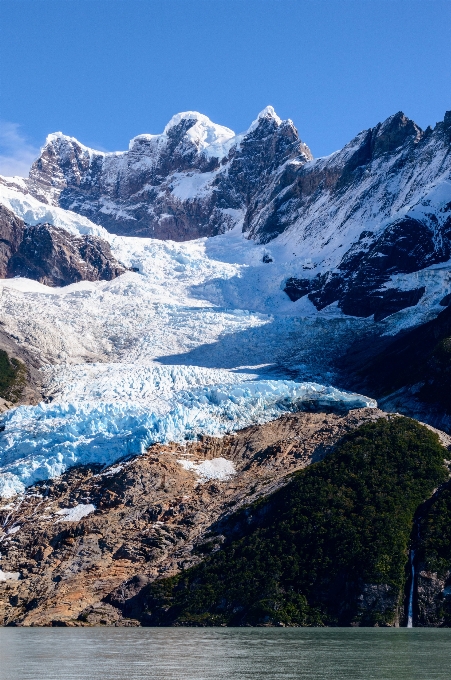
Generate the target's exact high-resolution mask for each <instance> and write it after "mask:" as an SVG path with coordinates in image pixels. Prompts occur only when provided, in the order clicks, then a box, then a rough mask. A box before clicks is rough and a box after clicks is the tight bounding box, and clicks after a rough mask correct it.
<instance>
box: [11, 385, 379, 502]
mask: <svg viewBox="0 0 451 680" xmlns="http://www.w3.org/2000/svg"><path fill="white" fill-rule="evenodd" d="M312 403H313V404H315V405H316V406H317V407H324V406H326V407H327V406H329V407H330V406H335V407H342V408H348V409H349V408H358V407H365V406H369V407H375V406H376V402H375V401H374V400H372V399H369V398H368V397H364V396H362V395H359V394H351V393H347V392H342V391H340V390H337V389H335V388H333V387H324V386H322V385H319V384H316V383H308V382H304V383H296V382H293V381H290V380H254V381H243V382H241V383H239V384H228V385H227V384H222V385H205V386H203V387H197V388H194V389H185V390H181V391H179V392H176V393H175V394H174V395H173V397H172V398H171V400H170V404H169V407H170V408H169V410H166V412H163V411H162V409H161V408H159V409H157V410H155V408H152V406H148V407H146V406H145V405H144V404H137V403H136V402H123V401H120V400H118V401H115V402H101V401H93V402H86V401H78V402H77V401H74V402H61V403H58V402H56V403H55V402H53V403H51V404H44V403H42V404H39V405H38V406H20V407H18V408H15V409H12V410H11V411H9V412H7V413H6V414H4V415H3V416H2V419H1V425H2V426H3V427H4V430H3V432H2V433H1V435H0V461H1V467H0V495H1V496H3V497H9V496H13V495H15V494H17V493H22V492H23V491H24V489H25V488H26V487H27V486H29V485H30V484H33V483H35V482H37V481H39V480H43V479H48V478H52V477H56V476H58V475H60V474H62V473H63V472H64V471H65V470H66V469H67V468H68V467H70V466H72V465H76V464H87V463H100V464H104V465H111V464H112V463H114V462H115V461H117V460H120V459H121V458H124V457H125V456H129V455H136V454H139V453H142V452H143V451H144V450H145V449H146V448H147V447H148V446H149V445H150V444H153V443H166V442H169V441H175V442H183V441H185V440H187V439H192V438H195V437H197V435H199V434H200V433H202V434H209V435H222V434H225V433H226V432H231V431H234V430H238V429H240V428H243V427H246V426H247V425H250V424H254V423H264V422H268V421H270V420H273V419H274V418H277V417H278V416H279V415H280V414H281V413H282V412H284V411H297V410H300V409H302V408H305V407H308V405H309V404H312Z"/></svg>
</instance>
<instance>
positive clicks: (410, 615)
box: [407, 550, 415, 628]
mask: <svg viewBox="0 0 451 680" xmlns="http://www.w3.org/2000/svg"><path fill="white" fill-rule="evenodd" d="M414 557H415V550H411V551H410V566H411V570H412V583H411V584H410V594H409V608H408V611H407V628H413V588H414V584H415V565H414V563H413V560H414Z"/></svg>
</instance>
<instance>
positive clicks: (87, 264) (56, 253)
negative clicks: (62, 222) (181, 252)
mask: <svg viewBox="0 0 451 680" xmlns="http://www.w3.org/2000/svg"><path fill="white" fill-rule="evenodd" d="M124 272H125V267H123V266H122V265H121V264H120V263H119V262H118V261H117V260H116V259H115V258H114V257H113V255H112V253H111V248H110V245H109V243H107V242H106V241H104V240H103V239H101V238H99V237H98V236H91V235H83V236H74V235H73V234H70V233H68V232H67V231H65V230H64V229H60V228H58V227H55V226H53V225H51V224H38V225H35V226H28V225H26V224H25V223H24V222H23V221H22V220H20V219H19V218H18V217H16V216H15V215H14V214H13V213H12V212H11V211H10V210H8V209H7V208H5V207H4V206H2V205H0V278H11V277H14V276H23V277H26V278H29V279H34V280H35V281H39V282H40V283H43V284H45V285H47V286H66V285H68V284H70V283H76V282H77V281H99V280H106V281H110V280H111V279H114V278H116V277H117V276H120V275H121V274H123V273H124Z"/></svg>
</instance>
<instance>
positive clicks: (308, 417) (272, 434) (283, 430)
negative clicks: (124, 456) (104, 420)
mask: <svg viewBox="0 0 451 680" xmlns="http://www.w3.org/2000/svg"><path fill="white" fill-rule="evenodd" d="M380 417H385V414H384V413H383V412H381V411H379V410H377V409H357V410H354V411H350V412H349V413H348V414H347V415H336V414H324V413H297V414H294V415H286V416H283V417H282V418H279V419H278V420H276V421H273V422H271V423H268V424H266V425H262V426H254V427H250V428H247V429H245V430H242V431H240V432H238V433H237V434H235V435H230V436H226V437H224V438H210V437H205V438H204V439H202V440H201V441H199V442H193V443H187V444H186V445H185V446H178V445H175V444H174V445H168V446H161V445H155V446H153V447H151V448H150V449H149V451H148V452H147V453H146V454H143V455H142V456H138V457H136V458H134V459H132V460H130V461H127V462H123V463H122V464H120V463H119V464H116V465H114V466H113V467H111V468H109V469H106V470H101V469H100V468H92V467H91V468H88V467H80V468H73V469H72V470H70V471H69V472H68V473H66V474H65V475H63V476H62V477H60V478H58V479H55V480H53V481H48V482H45V483H42V484H39V485H37V486H36V487H33V488H30V489H28V491H27V493H26V494H25V495H24V496H23V497H21V498H16V499H14V500H12V501H10V502H9V503H6V502H5V503H4V505H3V507H2V508H0V518H1V523H2V526H3V534H2V535H1V536H0V541H1V543H0V546H1V548H0V551H1V553H2V562H1V569H2V570H3V573H4V574H6V575H7V577H6V578H5V580H0V600H1V604H0V622H1V623H3V625H8V624H9V625H93V624H101V625H105V624H108V625H138V621H137V618H136V617H137V616H138V613H137V612H135V613H134V609H133V607H134V604H133V603H134V601H135V600H134V598H137V595H138V593H139V591H140V590H141V589H142V588H143V587H144V586H145V585H147V583H149V582H150V581H152V580H154V579H155V578H157V577H160V576H170V575H172V574H175V573H177V572H178V571H180V570H181V569H186V568H188V567H190V566H192V565H194V564H196V563H198V562H199V561H200V560H201V559H202V555H205V554H208V553H209V552H211V551H212V550H215V545H216V544H217V543H218V541H219V542H220V541H221V535H220V525H221V524H220V523H221V519H225V518H227V516H228V515H230V514H231V513H232V512H234V511H235V510H237V509H239V508H240V507H242V506H243V505H247V504H249V503H250V502H252V501H254V500H255V499H257V498H259V497H262V496H266V495H267V494H269V493H271V492H273V491H274V490H275V489H277V488H278V487H280V486H282V485H283V484H285V483H286V481H288V479H289V475H290V473H292V472H294V471H296V470H299V469H301V468H303V467H305V466H306V465H309V464H310V463H311V462H316V461H319V460H321V459H322V458H323V457H324V456H325V455H327V452H328V451H329V450H330V449H331V447H332V446H333V445H334V444H335V443H336V442H337V440H338V439H339V438H340V437H341V436H343V435H344V434H346V433H347V432H349V431H350V430H352V429H354V428H355V427H357V426H359V425H360V424H362V423H364V422H368V421H371V420H375V419H378V418H380ZM205 461H214V463H209V464H205ZM212 527H216V529H218V527H219V533H218V530H216V531H215V533H214V541H213V542H212V535H209V531H210V530H211V529H212ZM8 574H9V575H11V574H15V576H8Z"/></svg>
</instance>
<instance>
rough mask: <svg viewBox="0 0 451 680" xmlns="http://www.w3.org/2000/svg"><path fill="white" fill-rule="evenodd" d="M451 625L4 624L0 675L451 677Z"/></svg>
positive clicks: (9, 679) (52, 678) (132, 679)
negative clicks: (121, 626) (129, 626)
mask: <svg viewBox="0 0 451 680" xmlns="http://www.w3.org/2000/svg"><path fill="white" fill-rule="evenodd" d="M450 677H451V630H447V629H439V630H437V629H409V630H407V629H400V628H398V629H374V628H371V629H369V628H367V629H362V628H361V629H349V628H346V629H345V628H316V629H312V628H309V629H306V628H302V629H300V628H297V629H274V628H273V629H262V628H254V629H243V628H228V629H218V628H215V629H212V628H210V629H205V628H203V629H199V628H197V629H196V628H178V629H174V628H158V629H155V628H152V629H150V628H144V629H143V628H141V629H112V628H109V629H108V628H90V629H86V628H84V629H80V628H78V629H67V628H66V629H61V628H59V629H56V628H47V629H42V628H41V629H37V628H32V629H25V628H22V629H17V628H15V629H14V628H3V629H2V630H0V678H1V680H82V679H85V678H89V679H90V680H100V679H101V680H230V679H231V678H237V679H239V680H248V679H249V680H257V679H261V678H265V680H266V679H268V680H273V679H274V680H278V679H279V678H280V679H282V678H283V679H284V680H289V679H291V678H296V679H301V680H449V678H450Z"/></svg>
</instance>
